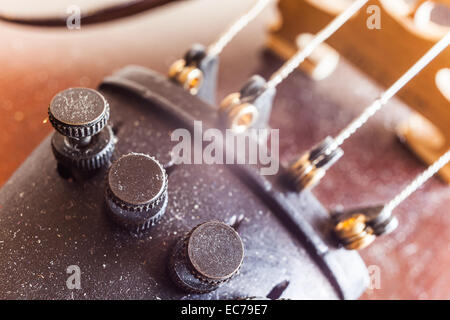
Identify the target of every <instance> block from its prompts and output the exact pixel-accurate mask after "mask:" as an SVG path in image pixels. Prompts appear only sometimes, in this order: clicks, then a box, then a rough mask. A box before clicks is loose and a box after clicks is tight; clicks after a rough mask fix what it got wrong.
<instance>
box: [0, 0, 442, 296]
mask: <svg viewBox="0 0 450 320" xmlns="http://www.w3.org/2000/svg"><path fill="white" fill-rule="evenodd" d="M271 3H274V1H270V0H260V1H255V2H254V4H253V6H252V7H251V8H250V9H249V11H247V12H246V13H245V14H244V15H242V16H241V17H240V18H238V19H237V20H236V21H235V22H234V23H233V24H232V25H231V26H230V27H229V29H227V30H226V31H225V32H224V33H223V34H222V35H221V36H220V37H219V38H218V40H217V41H215V42H214V43H212V44H210V45H209V46H208V47H204V46H201V45H193V46H192V47H191V48H190V49H189V50H188V52H187V53H186V54H185V56H184V57H183V58H182V59H180V60H177V61H175V62H174V63H173V64H172V65H171V66H170V68H169V72H168V75H167V76H166V75H161V74H158V73H156V72H154V71H152V70H148V69H146V68H143V67H126V68H124V69H122V70H120V71H118V72H116V73H115V74H113V75H111V76H109V77H107V78H105V79H104V80H103V81H102V83H101V85H100V86H99V88H98V89H97V90H93V89H88V88H70V89H67V90H64V91H61V92H59V93H58V94H57V95H56V96H55V97H54V98H53V99H52V100H51V101H50V105H49V107H48V120H49V122H50V123H51V125H52V126H53V128H54V129H55V132H54V133H53V134H52V136H51V137H49V138H48V139H46V140H45V141H44V142H43V143H42V144H41V146H40V147H39V148H38V149H37V150H36V152H35V153H33V155H32V156H31V157H30V159H29V160H27V162H26V163H25V164H24V166H22V167H21V168H20V169H19V171H18V172H17V173H16V175H15V177H14V179H13V180H11V182H9V183H8V184H7V185H6V186H5V188H4V189H2V190H1V191H0V201H1V202H2V205H3V208H4V210H5V212H6V214H5V217H6V218H5V219H3V220H0V230H1V229H2V228H3V229H5V230H9V229H11V228H13V227H14V226H16V225H17V224H11V225H9V224H7V225H4V224H5V221H6V223H9V222H8V221H13V219H15V218H16V216H17V215H16V216H13V215H14V213H16V212H17V210H15V209H14V208H18V210H20V213H21V215H20V216H21V219H22V221H23V224H21V231H20V232H21V233H17V234H18V237H16V235H14V237H11V239H7V240H6V242H5V243H3V242H2V243H1V245H0V256H1V257H2V258H3V259H0V270H1V271H0V274H1V276H2V277H3V278H4V279H6V281H4V282H2V284H0V289H1V290H0V292H9V295H10V296H11V297H14V296H20V295H22V294H23V291H21V290H22V289H20V288H16V287H15V286H16V284H17V283H25V282H26V283H27V284H28V283H30V284H31V286H33V283H36V279H35V277H33V276H32V275H31V274H29V273H28V272H27V267H26V266H25V265H22V264H19V265H18V266H14V268H15V269H14V270H13V269H12V268H13V267H12V266H13V265H12V264H11V263H9V262H10V261H12V260H11V259H13V258H14V257H13V255H14V252H19V250H27V252H29V255H28V259H27V261H28V262H27V263H28V264H32V265H33V266H36V269H35V270H33V273H36V274H39V275H42V279H45V280H43V282H42V283H45V286H44V285H42V283H41V282H39V281H41V280H40V278H39V279H38V280H37V281H38V286H39V288H42V289H39V288H37V289H36V290H35V291H33V292H34V293H33V294H34V295H35V297H46V298H50V297H51V298H64V297H66V291H65V290H66V288H65V287H64V288H61V286H60V282H61V278H57V277H59V276H58V272H55V270H54V269H53V265H54V264H55V263H56V264H57V266H56V267H55V268H59V269H61V268H63V269H64V268H66V267H67V266H68V265H73V264H76V265H80V266H81V268H86V269H85V270H86V271H83V272H85V274H88V275H89V278H90V283H86V288H83V290H84V291H83V292H85V293H87V294H88V295H89V297H96V298H101V297H107V298H125V297H146V298H152V299H159V298H162V299H182V298H183V299H184V298H187V299H245V298H248V297H255V296H257V297H273V295H272V294H271V293H272V292H274V291H279V293H278V294H276V298H278V297H283V298H291V299H299V298H344V299H354V298H357V297H359V296H360V294H361V293H362V292H363V290H364V289H365V288H366V287H367V285H368V275H367V269H366V267H365V265H364V263H363V261H362V260H361V258H360V256H359V254H358V253H357V252H356V251H355V250H359V249H362V248H365V247H367V246H368V245H369V244H371V243H372V242H373V241H374V240H375V239H376V238H377V237H378V236H380V235H383V234H388V233H390V232H392V231H393V230H395V228H396V227H397V225H398V221H397V219H396V218H395V216H394V215H393V214H392V213H393V211H394V210H395V208H396V207H397V206H398V205H400V203H401V202H403V201H404V200H405V199H406V198H407V197H408V196H409V195H411V194H412V193H413V192H414V191H416V190H417V189H418V188H419V187H420V186H422V185H423V184H424V183H425V182H426V181H427V180H428V179H430V178H431V177H432V176H433V175H434V174H435V173H437V172H438V171H439V170H440V169H442V168H443V167H444V166H445V165H446V164H447V163H448V162H449V160H450V151H446V152H445V153H442V154H440V156H439V158H438V159H436V161H434V162H433V163H432V164H431V165H430V166H429V167H428V169H426V170H425V171H424V172H423V173H422V174H420V175H419V176H418V177H417V178H416V179H414V180H413V181H412V182H411V183H410V184H409V185H408V186H407V187H406V188H405V189H404V190H401V191H400V192H399V193H398V194H397V195H396V196H395V197H393V198H392V200H391V201H389V202H387V203H386V204H385V205H381V206H373V207H369V208H358V209H352V210H346V211H343V212H332V213H331V214H329V212H328V211H327V210H326V209H325V208H323V207H322V205H321V204H320V203H319V202H318V201H317V200H316V199H315V198H314V196H313V195H312V194H311V193H310V192H308V189H311V188H312V187H314V186H315V185H317V184H318V183H319V182H320V181H321V178H323V176H324V175H325V173H326V171H327V170H328V169H329V168H330V167H331V166H332V165H333V164H334V163H336V162H337V160H339V159H340V158H341V157H342V156H343V151H342V150H341V148H340V146H341V145H342V144H343V142H344V141H346V140H347V139H348V138H349V137H350V136H351V135H352V134H353V133H354V132H356V131H357V130H359V128H362V127H363V125H364V124H365V123H366V122H367V121H368V120H369V119H370V118H371V117H372V116H373V115H374V114H375V113H376V112H377V111H378V110H380V109H381V108H382V107H383V106H384V105H385V104H386V103H387V101H388V100H389V99H391V98H392V97H393V96H394V95H396V93H397V92H399V90H401V89H402V88H403V87H404V86H405V85H406V84H407V83H408V82H409V81H410V80H411V79H412V78H413V77H415V76H416V75H417V74H419V73H420V72H421V71H422V70H423V69H424V68H425V67H426V66H427V65H428V64H429V63H431V62H432V61H433V60H434V59H435V58H436V57H438V56H439V54H440V53H442V52H443V51H444V50H445V49H446V48H447V47H448V45H449V41H450V34H448V33H447V34H444V35H442V37H440V39H439V40H437V42H436V43H435V44H434V45H433V46H431V49H429V50H428V52H427V53H426V54H425V55H424V56H423V57H422V58H420V59H418V60H417V62H415V63H414V64H413V65H412V66H408V67H409V69H408V68H405V70H403V71H402V72H405V73H404V74H403V75H402V76H400V77H399V78H398V80H396V81H394V82H393V83H394V84H393V85H392V86H391V87H390V88H389V89H387V90H386V91H385V92H384V93H383V94H382V95H381V96H380V98H379V99H377V100H376V101H374V102H373V103H372V104H371V105H370V106H369V107H368V108H366V109H365V110H364V111H363V113H362V114H361V115H360V116H359V117H357V118H356V119H355V120H354V121H352V122H351V123H350V124H349V125H348V126H347V127H346V128H344V129H343V130H342V131H341V132H340V133H339V134H338V135H337V136H336V137H334V138H333V137H327V138H325V140H324V141H322V142H321V143H319V145H317V146H316V147H313V148H312V149H311V150H309V151H308V152H306V153H305V154H304V155H303V156H301V157H300V158H299V159H296V160H294V161H293V162H292V163H291V164H290V165H289V166H287V167H286V168H282V170H280V172H279V173H278V174H275V175H267V176H263V175H261V174H260V171H259V170H258V169H259V166H260V164H256V165H252V164H241V163H237V164H233V165H228V164H227V165H219V164H205V163H203V164H198V165H189V164H183V163H181V164H180V163H175V162H173V161H172V159H171V156H170V155H171V151H172V147H173V141H171V140H170V139H169V138H170V136H171V134H172V133H173V132H174V131H176V130H177V129H180V128H182V129H184V130H185V131H187V132H189V133H190V134H192V135H194V136H195V135H196V134H198V132H197V131H196V130H197V129H196V127H195V125H194V122H195V121H202V123H203V127H204V129H205V130H209V129H213V130H216V132H217V131H219V132H221V131H226V130H227V129H228V130H229V131H231V132H233V134H234V135H235V136H236V137H241V136H245V135H246V134H248V133H249V132H250V131H252V130H254V129H258V130H265V129H269V123H270V116H271V113H272V109H275V108H276V105H274V98H275V95H276V89H277V87H278V86H279V85H280V84H281V83H282V82H283V81H286V82H288V81H289V78H288V77H289V75H290V74H292V73H293V72H294V71H295V70H296V69H297V68H298V67H299V66H300V67H301V68H302V69H304V70H305V68H307V69H308V68H309V69H308V70H309V72H308V70H306V73H307V74H309V75H310V76H311V77H312V78H313V79H318V78H321V77H322V76H323V75H324V73H325V74H326V73H327V72H324V70H325V69H328V68H331V69H332V66H333V65H334V64H335V63H337V60H336V56H337V55H338V53H337V51H336V50H335V49H332V48H331V47H329V46H328V45H326V44H325V43H324V41H326V40H327V39H329V38H330V37H331V36H332V35H333V34H335V33H336V32H338V31H339V30H340V29H341V28H343V27H344V26H345V25H346V24H347V23H350V21H352V18H354V17H355V15H357V14H358V12H359V11H360V10H361V9H362V8H364V7H365V6H366V5H367V3H368V1H367V0H366V1H364V0H358V1H353V2H351V3H350V4H349V5H348V6H345V7H344V8H342V10H340V11H339V13H338V14H337V15H336V16H335V17H334V19H332V20H331V22H330V23H329V24H324V26H322V27H321V29H320V30H319V31H318V32H314V33H311V34H309V35H307V36H305V35H300V36H301V37H299V38H298V41H297V50H296V51H295V52H294V53H293V54H292V55H291V57H290V58H289V59H288V60H287V61H286V62H285V63H284V64H283V65H282V66H281V67H280V68H279V69H278V70H276V71H275V72H273V74H272V75H271V76H270V77H268V79H267V80H266V79H265V78H263V77H261V76H259V75H255V76H252V77H251V78H250V79H249V80H248V81H247V82H246V83H244V85H243V86H242V87H241V89H240V91H239V92H235V93H231V94H229V95H227V96H226V98H225V99H224V100H223V101H221V103H217V102H216V91H217V76H218V72H219V68H218V67H219V59H218V57H219V55H220V54H221V52H222V51H223V49H224V48H225V46H227V45H228V44H229V43H231V40H232V39H233V38H234V37H235V36H236V35H237V33H238V32H240V31H241V30H243V29H244V28H245V26H246V25H248V24H249V23H250V22H251V21H252V20H253V19H254V18H256V17H257V16H258V15H259V14H260V13H261V12H262V11H263V10H264V8H266V7H267V6H268V5H270V4H271ZM280 3H281V2H280ZM323 57H325V58H326V59H327V60H329V61H327V63H324V64H322V63H321V62H323V61H322V58H323ZM330 61H331V62H330ZM328 62H329V63H328ZM311 63H312V64H316V65H320V67H319V68H314V67H313V68H311ZM308 66H309V67H308ZM313 69H314V70H313ZM319 69H320V72H318V71H317V70H319ZM325 71H327V70H325ZM298 90H302V88H298ZM250 139H252V137H250ZM271 142H272V143H273V142H274V141H271ZM266 143H268V141H266V140H263V141H258V142H257V144H258V145H264V144H266ZM201 147H202V148H205V146H201ZM216 152H217V151H216ZM228 152H229V151H228V150H227V149H225V148H224V154H226V155H227V153H228ZM51 153H53V157H52V156H51ZM233 156H236V157H237V155H233ZM276 161H279V159H276ZM35 163H39V170H35V168H36V166H35V165H34V164H35ZM32 164H33V165H32ZM33 168H34V169H33ZM31 186H32V187H31ZM19 189H20V192H16V190H19ZM42 190H46V192H44V194H43V192H42ZM15 194H19V195H20V194H21V196H20V197H19V198H17V199H16V197H15V196H14V195H15ZM61 211H63V214H61ZM42 212H45V214H44V213H42ZM9 214H11V216H10V215H9ZM36 226H39V227H38V228H36ZM11 230H12V229H11ZM12 231H14V232H15V231H16V230H12ZM21 234H26V235H27V237H22V236H21ZM29 237H32V238H33V237H38V238H39V243H42V242H44V243H45V244H46V247H45V248H42V247H40V246H38V244H39V243H37V244H36V243H31V242H29V241H28V239H29ZM58 239H62V240H58ZM63 243H64V245H63ZM73 243H76V249H74V248H72V247H71V246H70V245H71V244H73ZM56 247H58V248H61V247H63V249H62V250H60V249H58V250H59V251H58V250H56V249H54V248H56ZM20 248H25V249H20ZM60 251H61V252H60ZM50 261H51V262H52V263H53V264H50V265H51V267H48V264H49V263H50ZM47 262H48V263H47ZM118 266H120V267H118ZM102 268H103V270H102ZM47 269H48V270H47ZM104 269H108V271H109V270H111V271H110V273H108V274H109V275H111V277H114V279H120V280H117V281H116V282H114V281H113V280H112V279H111V281H104V279H105V276H104V274H103V275H102V272H104ZM49 272H50V273H51V275H50V273H49ZM17 274H23V279H24V280H21V281H22V282H20V281H17V279H16V275H17ZM54 274H56V276H53V275H54ZM305 275H308V276H307V277H305ZM52 277H54V278H52ZM25 287H27V285H25ZM44 287H45V288H46V289H45V290H44V289H43V288H44Z"/></svg>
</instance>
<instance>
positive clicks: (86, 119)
mask: <svg viewBox="0 0 450 320" xmlns="http://www.w3.org/2000/svg"><path fill="white" fill-rule="evenodd" d="M48 116H49V120H50V122H51V124H52V125H53V127H54V128H55V129H56V131H58V132H59V133H61V134H62V135H64V136H66V137H69V138H75V139H82V138H86V137H88V136H93V135H95V134H97V133H98V132H100V130H102V129H103V128H104V127H105V125H106V123H107V121H108V119H109V104H108V102H107V101H106V99H105V98H104V97H103V96H102V95H101V94H100V93H99V92H97V91H95V90H92V89H88V88H70V89H67V90H64V91H61V92H60V93H58V94H57V95H56V96H55V97H54V98H53V100H52V101H51V103H50V107H49V108H48Z"/></svg>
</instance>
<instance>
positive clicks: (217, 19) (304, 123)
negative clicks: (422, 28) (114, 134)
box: [0, 0, 450, 299]
mask: <svg viewBox="0 0 450 320" xmlns="http://www.w3.org/2000/svg"><path fill="white" fill-rule="evenodd" d="M250 5H251V1H238V0H227V1H214V3H212V2H211V1H208V0H193V1H189V2H181V3H174V4H171V5H167V6H165V7H162V8H158V9H154V10H152V11H150V12H147V13H144V14H141V15H137V16H134V17H130V18H126V19H123V20H118V21H115V22H110V23H105V24H102V25H97V26H89V27H87V26H86V27H83V25H82V28H81V30H80V31H75V30H74V31H69V30H67V29H45V28H30V27H21V26H17V25H10V24H0V26H1V28H0V39H1V43H2V48H1V50H0V67H1V69H0V70H1V72H0V115H1V116H0V127H1V130H2V131H1V133H0V185H3V184H4V183H5V182H6V181H7V180H8V178H9V177H10V176H11V174H12V173H13V172H14V170H15V169H16V168H17V167H18V166H19V165H20V164H21V163H22V161H23V160H24V159H25V158H26V157H27V156H28V155H29V154H30V153H31V152H32V151H33V149H34V148H35V147H36V146H37V145H38V144H39V143H40V142H41V140H42V139H43V138H44V137H45V136H46V135H47V134H49V133H50V132H51V131H52V128H51V126H50V125H49V124H48V123H43V120H44V119H45V118H46V117H47V114H46V112H47V107H48V103H49V101H50V100H51V98H52V97H53V96H54V95H55V94H56V93H57V92H58V91H60V90H62V89H65V88H67V87H74V86H87V87H96V86H97V84H98V83H99V82H100V81H101V79H102V78H103V77H105V76H107V75H109V74H111V73H112V72H113V71H114V70H117V69H118V68H121V67H123V66H125V65H128V64H138V65H143V66H146V67H149V68H152V69H154V70H157V71H160V72H162V73H165V72H166V71H167V69H168V67H169V65H170V64H171V62H173V61H174V60H175V59H177V58H179V57H180V56H181V55H183V54H184V51H185V50H186V49H187V48H188V47H189V46H190V45H191V44H192V43H193V42H200V43H203V44H208V43H210V42H212V41H213V40H214V39H215V38H216V37H217V36H218V34H219V33H220V32H221V31H222V30H224V29H225V27H226V26H227V25H228V24H229V23H230V21H231V20H232V19H233V18H235V17H236V16H237V15H238V14H239V13H240V12H243V11H245V10H246V8H248V7H249V6H250ZM273 18H274V11H273V8H272V9H270V10H267V11H266V12H265V14H264V15H262V16H261V17H259V18H258V20H257V21H255V22H254V23H252V24H251V25H250V26H249V27H248V28H247V29H245V30H244V31H243V32H242V33H241V34H240V35H239V36H238V37H237V38H236V39H235V40H234V41H233V42H232V43H231V44H230V46H229V47H227V48H226V49H225V51H224V52H223V55H222V56H221V70H220V78H219V94H218V96H219V98H220V99H221V98H223V97H224V96H225V95H226V94H228V93H230V92H233V91H237V90H239V89H240V86H241V85H242V84H243V83H244V81H245V80H246V79H247V78H248V77H250V76H251V75H253V74H254V73H259V74H261V75H263V76H265V77H269V76H270V74H271V73H272V72H273V71H274V70H275V69H276V68H277V67H279V66H280V64H281V63H282V61H281V60H279V59H278V58H276V57H275V56H274V55H272V54H270V53H268V52H266V51H265V50H264V44H265V39H266V30H267V27H268V25H269V23H270V21H272V19H273ZM386 63H389V61H388V60H387V61H386ZM380 91H381V88H380V87H378V86H376V85H375V84H374V82H373V81H371V80H370V79H368V78H366V77H365V76H363V75H362V73H360V72H359V71H357V70H356V69H355V68H354V67H352V66H351V65H350V64H349V63H347V62H346V61H341V63H340V65H339V67H338V69H337V70H336V72H335V73H334V74H333V75H332V76H331V77H329V78H327V79H326V80H323V81H321V82H313V81H312V80H310V79H309V78H307V77H306V76H305V75H303V74H302V73H300V72H296V73H295V74H293V75H292V76H291V77H290V78H288V80H286V82H285V83H283V84H282V85H281V86H280V87H279V90H278V95H277V98H276V100H275V106H274V113H273V115H272V120H271V126H272V127H273V128H279V129H280V139H281V141H280V155H281V158H282V160H283V161H284V162H287V161H289V160H291V159H292V157H294V156H295V155H296V154H299V153H302V152H303V151H305V150H306V149H308V148H309V147H311V146H312V145H313V144H315V143H317V142H319V141H320V140H321V139H323V138H324V137H325V136H327V135H330V134H335V133H337V132H338V130H339V129H340V128H342V127H343V126H344V125H345V124H347V123H348V122H349V121H350V120H351V119H352V118H353V117H354V116H356V115H357V114H358V113H359V112H360V111H361V110H362V109H363V108H364V107H365V106H367V105H368V104H369V103H370V102H371V101H372V100H373V99H374V98H375V97H376V96H377V94H378V93H379V92H380ZM408 113H409V110H408V109H407V108H406V107H405V105H403V104H402V103H400V102H399V101H397V100H393V101H392V102H391V103H389V106H388V107H387V108H385V109H384V110H383V111H382V112H380V113H379V114H378V115H377V116H375V118H374V119H372V121H370V122H369V124H368V125H367V126H366V127H365V128H364V129H363V130H361V131H360V132H359V133H357V134H356V135H355V136H354V137H353V138H352V139H350V140H349V141H348V143H346V144H345V145H344V151H345V153H346V154H345V156H344V157H343V158H342V159H341V161H340V162H339V163H338V164H337V165H335V167H334V168H333V169H331V170H330V171H329V173H328V174H327V176H326V177H325V178H324V179H323V181H322V183H321V184H320V185H319V186H318V187H317V188H316V189H315V190H314V193H315V195H316V196H317V197H318V198H319V199H320V200H321V202H322V203H323V204H324V205H325V206H327V207H328V208H330V209H333V208H336V207H340V206H343V207H344V208H353V207H358V206H367V205H371V204H379V203H383V202H385V201H388V200H389V199H390V198H391V197H393V196H394V195H395V194H396V193H397V192H399V191H400V190H401V188H402V187H404V186H405V185H406V184H407V183H408V182H409V181H411V180H412V179H413V178H414V176H415V175H416V174H418V173H420V172H421V171H422V170H423V169H424V168H425V167H424V165H423V164H421V163H420V162H419V161H418V160H417V159H416V158H415V157H414V156H413V155H412V154H411V153H410V152H409V150H407V149H406V148H405V147H404V146H403V145H402V144H401V143H400V142H399V141H398V139H397V137H396V135H395V126H396V124H398V123H399V121H400V120H402V119H405V117H406V116H407V115H408ZM43 192H45V190H43ZM449 203H450V188H448V187H447V186H446V185H444V184H443V183H442V182H440V181H439V180H438V179H436V178H434V179H432V180H431V181H430V182H429V183H428V184H427V185H426V186H425V187H423V188H422V189H421V190H419V191H418V192H416V193H415V194H414V195H412V196H411V197H410V198H409V199H408V200H407V201H406V202H405V203H403V204H402V205H401V206H400V207H399V208H398V209H397V210H396V211H395V213H396V214H397V215H398V217H399V220H400V227H399V229H398V230H397V232H395V233H394V234H392V235H389V236H386V237H384V238H380V239H378V241H377V242H376V243H375V244H373V245H372V246H371V247H369V248H367V249H365V250H363V251H362V252H361V253H362V256H363V258H364V259H365V261H366V263H367V265H374V266H376V267H374V270H376V269H377V267H378V268H379V270H380V288H379V289H372V290H368V291H367V292H366V294H365V295H364V296H363V297H362V298H368V299H379V298H387V299H400V298H406V299H430V298H432V299H437V298H446V299H449V298H450V270H449V268H448V266H449V265H450V246H449V243H450V232H449V230H450V209H449V207H448V204H449ZM0 212H1V204H0ZM0 241H1V239H0Z"/></svg>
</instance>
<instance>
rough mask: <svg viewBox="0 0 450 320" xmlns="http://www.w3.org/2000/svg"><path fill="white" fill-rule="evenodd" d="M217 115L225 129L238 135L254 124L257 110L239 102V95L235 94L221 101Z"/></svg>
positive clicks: (251, 105) (246, 103)
mask: <svg viewBox="0 0 450 320" xmlns="http://www.w3.org/2000/svg"><path fill="white" fill-rule="evenodd" d="M219 115H220V118H221V120H222V122H223V124H224V125H225V127H226V128H227V129H230V130H231V131H233V132H234V133H237V134H239V133H243V132H245V131H246V130H247V129H248V128H250V127H251V126H252V125H253V124H254V123H255V122H256V119H257V117H258V109H257V108H256V107H255V106H254V105H253V104H251V103H248V102H243V101H241V94H240V93H239V92H235V93H231V94H229V95H228V96H227V97H225V99H223V100H222V102H221V104H220V108H219Z"/></svg>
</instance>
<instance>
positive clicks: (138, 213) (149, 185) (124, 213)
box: [106, 153, 168, 233]
mask: <svg viewBox="0 0 450 320" xmlns="http://www.w3.org/2000/svg"><path fill="white" fill-rule="evenodd" d="M167 184H168V177H167V174H166V171H165V170H164V168H163V166H162V165H161V164H160V163H159V162H158V161H157V160H156V159H155V158H153V157H151V156H149V155H146V154H142V153H129V154H126V155H123V156H121V157H120V158H119V159H118V160H117V161H115V162H114V163H113V164H112V165H111V167H110V169H109V172H108V176H107V187H106V202H107V204H108V207H109V209H110V210H109V211H110V214H111V217H112V218H113V220H114V221H115V222H116V223H118V224H119V225H121V226H123V227H125V228H126V229H128V230H130V231H133V232H136V233H139V232H142V231H144V230H146V229H148V228H149V227H151V226H153V225H155V223H156V222H158V221H159V220H160V219H161V217H162V216H163V215H164V212H165V210H166V208H167V203H168V194H167Z"/></svg>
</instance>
